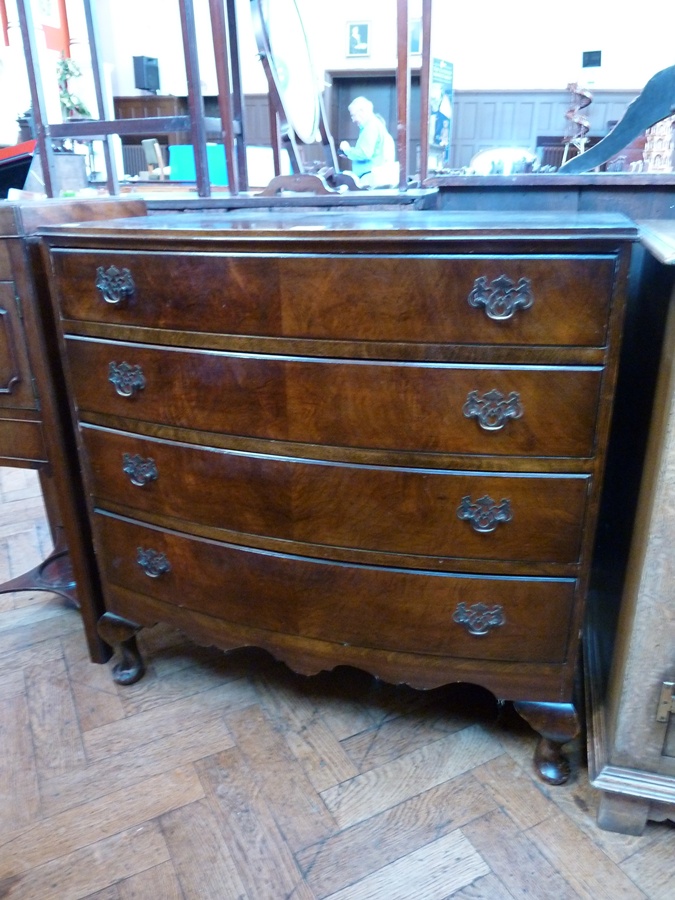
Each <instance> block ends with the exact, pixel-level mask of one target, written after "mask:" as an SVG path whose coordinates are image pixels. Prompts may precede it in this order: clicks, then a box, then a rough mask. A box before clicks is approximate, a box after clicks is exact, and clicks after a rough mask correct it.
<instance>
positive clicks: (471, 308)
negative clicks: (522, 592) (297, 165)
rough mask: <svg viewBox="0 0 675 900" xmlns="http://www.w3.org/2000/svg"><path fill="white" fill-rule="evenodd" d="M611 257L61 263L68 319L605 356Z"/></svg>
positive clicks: (105, 257)
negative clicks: (577, 350) (574, 349)
mask: <svg viewBox="0 0 675 900" xmlns="http://www.w3.org/2000/svg"><path fill="white" fill-rule="evenodd" d="M615 265H616V260H615V257H614V256H612V255H606V256H603V255H589V256H583V255H579V256H573V255H570V256H563V255H538V256H525V255H512V256H511V255H501V256H500V255H498V256H485V255H481V254H476V255H472V256H461V255H458V256H441V257H430V256H421V255H419V256H406V255H400V256H384V255H378V256H370V255H358V256H354V255H349V254H345V255H344V256H328V255H326V256H320V255H316V256H315V255H309V254H308V255H303V254H296V255H287V256H283V255H280V256H270V255H265V254H251V253H249V254H240V255H236V254H234V255H233V254H229V255H224V254H223V255H220V254H199V253H186V254H169V253H124V252H105V253H104V252H98V251H97V252H93V251H89V252H88V251H61V250H56V251H54V253H53V266H54V268H55V271H56V274H57V277H58V279H59V288H60V302H61V314H62V315H63V317H64V318H66V319H73V320H81V321H93V322H107V323H116V324H124V325H138V326H145V327H152V328H165V329H172V330H187V331H200V332H214V333H222V334H237V335H261V336H263V335H267V336H274V337H300V338H322V339H335V340H353V341H359V340H363V341H380V342H382V341H385V342H386V341H401V342H405V341H414V342H422V343H434V344H437V343H458V344H476V343H478V344H534V345H547V346H551V345H568V346H569V345H576V346H604V345H605V342H606V334H607V332H606V329H607V319H608V314H609V303H610V298H611V295H612V284H613V280H614V273H615Z"/></svg>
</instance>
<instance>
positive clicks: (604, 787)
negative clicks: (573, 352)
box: [585, 220, 675, 834]
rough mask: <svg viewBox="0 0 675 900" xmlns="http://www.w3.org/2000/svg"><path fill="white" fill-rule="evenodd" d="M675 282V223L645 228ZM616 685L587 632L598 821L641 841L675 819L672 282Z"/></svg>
mask: <svg viewBox="0 0 675 900" xmlns="http://www.w3.org/2000/svg"><path fill="white" fill-rule="evenodd" d="M640 231H641V241H642V243H643V245H644V246H645V247H646V248H647V249H648V250H649V252H650V253H651V254H652V255H653V256H654V257H655V258H656V259H657V260H658V261H659V262H660V263H661V264H662V265H665V266H673V269H672V274H673V276H675V221H656V220H652V221H648V222H643V223H641V226H640ZM673 282H674V283H673V289H672V295H671V299H670V305H669V310H668V319H667V325H666V331H665V338H664V343H663V350H662V355H661V362H660V368H659V376H658V383H657V389H656V395H655V399H654V406H653V413H652V420H651V425H650V433H649V442H648V445H647V453H646V457H645V463H644V467H643V476H642V482H641V486H640V498H639V503H638V510H637V515H636V519H635V526H634V529H633V538H632V544H631V549H630V556H629V561H628V568H627V575H626V580H625V584H624V588H623V600H622V605H621V612H620V615H619V620H618V625H617V630H616V638H615V642H614V650H613V659H612V664H611V670H610V673H609V680H608V682H607V684H606V686H605V685H604V679H603V678H602V677H598V675H599V672H598V671H597V670H598V668H599V666H598V660H599V659H600V658H601V656H602V653H601V652H600V650H599V647H598V643H599V641H600V640H601V635H600V633H599V630H598V629H595V628H594V627H593V625H592V623H591V627H589V628H588V629H587V632H586V648H585V649H586V670H587V679H586V681H587V698H588V706H589V715H588V731H589V741H588V747H589V776H590V779H591V784H592V785H593V786H594V787H596V788H598V789H599V790H600V791H601V792H602V796H601V800H600V809H599V813H598V824H599V825H600V827H601V828H605V829H607V830H610V831H618V832H622V833H624V834H641V833H642V831H643V829H644V827H645V824H646V822H647V820H648V819H653V820H664V819H675V551H674V549H673V548H674V547H675V277H674V279H673Z"/></svg>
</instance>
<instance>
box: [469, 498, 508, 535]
mask: <svg viewBox="0 0 675 900" xmlns="http://www.w3.org/2000/svg"><path fill="white" fill-rule="evenodd" d="M457 518H458V519H464V521H466V522H470V523H471V525H472V526H473V529H474V530H475V531H480V532H481V534H488V533H489V532H491V531H494V530H495V528H496V527H497V525H498V524H499V523H500V522H510V521H511V519H512V518H513V513H512V512H511V503H510V502H509V501H508V500H502V502H501V503H495V501H494V500H493V499H492V497H488V496H487V495H486V496H485V497H480V498H479V499H478V500H476V502H475V503H473V502H472V501H471V497H462V502H461V503H460V505H459V506H458V508H457Z"/></svg>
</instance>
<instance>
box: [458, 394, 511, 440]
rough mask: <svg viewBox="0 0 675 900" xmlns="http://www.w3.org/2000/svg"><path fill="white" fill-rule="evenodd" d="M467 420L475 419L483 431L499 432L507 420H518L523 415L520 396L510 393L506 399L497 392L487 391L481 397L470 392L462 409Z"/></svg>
mask: <svg viewBox="0 0 675 900" xmlns="http://www.w3.org/2000/svg"><path fill="white" fill-rule="evenodd" d="M462 412H463V413H464V415H465V416H466V418H467V419H477V420H478V424H479V425H480V427H481V428H482V429H483V430H484V431H501V430H502V428H503V427H504V426H505V425H506V423H507V422H508V420H509V419H519V418H520V417H521V416H522V414H523V407H522V404H521V402H520V394H518V393H516V392H515V391H511V393H510V394H509V395H508V397H505V396H504V394H502V393H500V392H499V391H496V390H494V391H488V392H487V394H483V396H482V397H479V396H478V391H471V392H470V393H469V394H468V395H467V398H466V403H465V404H464V406H463V407H462Z"/></svg>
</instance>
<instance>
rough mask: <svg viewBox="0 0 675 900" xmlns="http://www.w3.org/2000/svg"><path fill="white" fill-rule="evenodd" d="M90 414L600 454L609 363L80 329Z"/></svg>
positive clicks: (323, 438)
mask: <svg viewBox="0 0 675 900" xmlns="http://www.w3.org/2000/svg"><path fill="white" fill-rule="evenodd" d="M67 348H68V359H69V364H70V368H71V376H72V385H73V389H74V393H75V399H76V403H77V405H78V407H79V410H80V413H81V416H82V417H83V418H85V419H86V417H87V413H89V412H91V413H100V414H104V415H115V416H123V417H128V418H132V419H137V420H144V421H147V422H154V423H160V424H165V425H173V426H178V427H190V428H194V429H198V430H201V431H210V432H217V433H224V434H232V435H244V436H250V437H257V438H265V439H272V440H284V441H293V442H301V443H309V444H327V445H333V446H344V447H355V448H375V449H385V450H415V451H418V452H419V451H421V452H437V453H462V454H496V455H505V456H527V455H536V456H546V457H587V458H588V457H591V456H593V453H594V450H595V426H596V417H597V409H598V403H599V396H600V391H601V385H602V374H603V370H602V368H600V367H580V366H488V365H471V366H468V365H456V364H449V363H443V364H437V363H398V362H366V361H362V360H346V361H345V360H338V359H327V360H317V359H312V358H307V357H301V358H297V357H283V356H268V355H254V354H242V353H222V352H214V351H206V350H185V349H177V348H173V347H157V346H153V345H145V344H134V343H117V342H112V341H102V340H92V339H85V338H77V337H70V338H68V340H67Z"/></svg>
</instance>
